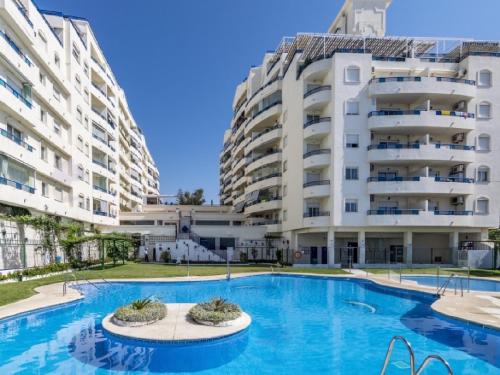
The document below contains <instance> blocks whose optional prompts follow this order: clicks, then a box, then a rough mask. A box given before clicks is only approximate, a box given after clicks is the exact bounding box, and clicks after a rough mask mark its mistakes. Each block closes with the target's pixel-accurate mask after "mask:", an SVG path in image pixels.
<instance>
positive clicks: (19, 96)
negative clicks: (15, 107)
mask: <svg viewBox="0 0 500 375" xmlns="http://www.w3.org/2000/svg"><path fill="white" fill-rule="evenodd" d="M0 86H3V87H4V88H6V89H7V90H8V91H10V93H11V94H12V95H14V96H15V97H16V98H17V99H19V100H20V101H21V103H23V104H24V105H25V106H26V107H28V108H29V109H31V107H32V104H31V101H30V100H29V99H27V98H25V97H24V96H23V95H22V94H21V93H20V92H18V91H17V90H16V89H15V88H14V87H12V86H11V85H9V84H8V83H7V82H6V81H4V80H3V79H1V78H0Z"/></svg>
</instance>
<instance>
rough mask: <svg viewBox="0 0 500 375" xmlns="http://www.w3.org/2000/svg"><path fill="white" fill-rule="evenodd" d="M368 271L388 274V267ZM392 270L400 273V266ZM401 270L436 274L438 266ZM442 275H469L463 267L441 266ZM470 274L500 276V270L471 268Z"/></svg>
mask: <svg viewBox="0 0 500 375" xmlns="http://www.w3.org/2000/svg"><path fill="white" fill-rule="evenodd" d="M366 271H368V272H371V273H375V274H387V268H385V269H384V268H366ZM391 272H394V273H397V274H399V268H393V269H391ZM401 272H402V273H403V274H425V275H435V274H436V272H437V268H402V269H401ZM439 273H440V275H450V274H452V273H454V274H457V275H458V274H460V275H467V270H465V269H463V268H440V269H439ZM470 275H471V276H475V277H498V278H500V270H478V269H471V270H470Z"/></svg>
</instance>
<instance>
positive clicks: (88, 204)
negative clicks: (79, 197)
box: [85, 198, 90, 211]
mask: <svg viewBox="0 0 500 375" xmlns="http://www.w3.org/2000/svg"><path fill="white" fill-rule="evenodd" d="M85 209H86V210H87V211H90V198H87V199H85Z"/></svg>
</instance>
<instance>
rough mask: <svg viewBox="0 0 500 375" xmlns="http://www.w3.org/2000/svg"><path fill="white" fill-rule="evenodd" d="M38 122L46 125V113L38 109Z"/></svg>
mask: <svg viewBox="0 0 500 375" xmlns="http://www.w3.org/2000/svg"><path fill="white" fill-rule="evenodd" d="M40 121H41V122H42V123H44V124H46V123H47V112H46V111H44V110H43V109H42V108H40Z"/></svg>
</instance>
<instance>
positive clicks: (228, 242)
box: [219, 237, 234, 250]
mask: <svg viewBox="0 0 500 375" xmlns="http://www.w3.org/2000/svg"><path fill="white" fill-rule="evenodd" d="M228 247H232V248H233V249H234V238H232V237H228V238H223V237H221V238H220V245H219V248H220V249H221V250H227V248H228Z"/></svg>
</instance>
